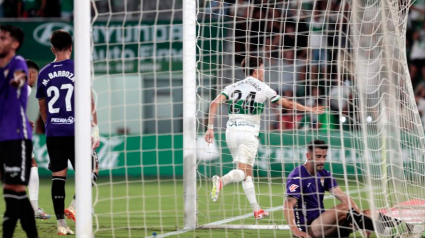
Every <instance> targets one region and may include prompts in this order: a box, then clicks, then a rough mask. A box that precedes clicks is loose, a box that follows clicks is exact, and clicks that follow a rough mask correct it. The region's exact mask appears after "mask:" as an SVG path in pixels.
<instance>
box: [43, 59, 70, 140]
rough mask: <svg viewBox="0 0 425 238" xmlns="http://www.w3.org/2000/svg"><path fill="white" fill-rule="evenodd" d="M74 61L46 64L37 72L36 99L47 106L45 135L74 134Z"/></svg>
mask: <svg viewBox="0 0 425 238" xmlns="http://www.w3.org/2000/svg"><path fill="white" fill-rule="evenodd" d="M74 80H75V78H74V61H73V60H70V59H68V60H64V61H60V62H52V63H50V64H48V65H46V66H45V67H44V68H43V69H42V70H41V71H40V73H39V74H38V78H37V95H36V97H37V98H38V99H45V100H46V106H47V110H46V111H47V117H46V123H45V126H46V136H47V137H50V136H74V121H75V119H74V109H75V108H74Z"/></svg>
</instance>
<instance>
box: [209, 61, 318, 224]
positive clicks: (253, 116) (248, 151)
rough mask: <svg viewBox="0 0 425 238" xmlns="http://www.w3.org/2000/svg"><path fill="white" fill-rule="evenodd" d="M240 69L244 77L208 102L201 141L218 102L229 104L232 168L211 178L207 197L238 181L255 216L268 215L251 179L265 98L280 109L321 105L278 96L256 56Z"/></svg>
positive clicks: (211, 130) (314, 109)
mask: <svg viewBox="0 0 425 238" xmlns="http://www.w3.org/2000/svg"><path fill="white" fill-rule="evenodd" d="M241 66H242V69H243V70H244V72H245V74H246V75H247V76H248V77H247V78H245V79H244V80H241V81H239V82H237V83H234V84H232V85H229V86H227V87H225V88H224V89H223V91H221V93H220V94H219V95H218V96H217V97H216V98H215V99H214V101H213V102H212V103H211V105H210V109H209V117H208V119H209V120H208V130H207V132H206V134H205V140H206V141H207V142H208V143H213V141H214V119H215V115H216V112H217V108H218V106H219V105H220V104H222V103H226V102H227V103H228V104H229V120H228V121H227V129H226V142H227V146H228V147H229V150H230V152H231V154H232V158H233V163H235V166H236V168H235V169H233V170H232V171H230V172H229V173H227V174H226V175H224V176H223V177H219V176H217V175H215V176H213V177H212V182H213V189H212V191H211V199H212V200H213V201H214V202H215V201H217V199H218V195H219V192H220V190H221V189H223V187H224V186H226V185H227V184H229V183H236V182H242V187H243V190H244V192H245V195H246V197H247V199H248V201H249V203H250V205H251V207H252V209H253V211H254V218H255V219H262V218H264V217H267V216H268V212H267V211H264V210H263V209H261V208H260V206H259V205H258V203H257V198H256V196H255V189H254V183H253V181H252V167H253V166H254V163H255V156H256V154H257V149H258V143H259V141H258V134H259V132H260V117H261V113H262V112H263V110H264V105H265V102H266V101H267V100H269V101H270V102H271V103H276V104H278V105H280V106H281V107H283V108H287V109H294V110H298V111H304V112H311V113H314V114H322V113H324V112H325V107H324V106H317V107H307V106H303V105H301V104H299V103H297V102H293V101H290V100H288V99H285V98H282V97H280V96H279V95H278V94H277V93H276V91H274V90H273V89H271V88H270V87H269V86H268V85H266V84H265V83H264V82H263V81H264V65H263V61H262V59H261V58H259V57H252V56H248V57H247V58H245V59H244V60H243V61H242V65H241Z"/></svg>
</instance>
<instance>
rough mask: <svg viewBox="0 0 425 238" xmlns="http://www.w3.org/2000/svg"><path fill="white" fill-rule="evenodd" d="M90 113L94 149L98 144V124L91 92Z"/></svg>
mask: <svg viewBox="0 0 425 238" xmlns="http://www.w3.org/2000/svg"><path fill="white" fill-rule="evenodd" d="M91 113H92V117H93V120H92V125H91V127H92V135H91V136H92V149H93V150H94V149H96V148H97V147H99V145H100V137H99V126H98V125H97V112H96V104H95V103H94V99H93V94H92V96H91Z"/></svg>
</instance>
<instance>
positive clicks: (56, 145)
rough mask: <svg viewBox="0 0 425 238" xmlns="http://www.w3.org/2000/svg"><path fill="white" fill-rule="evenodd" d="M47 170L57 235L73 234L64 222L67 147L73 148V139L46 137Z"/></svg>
mask: <svg viewBox="0 0 425 238" xmlns="http://www.w3.org/2000/svg"><path fill="white" fill-rule="evenodd" d="M46 145H47V151H48V153H49V158H50V162H49V170H50V171H52V191H51V192H52V201H53V209H54V212H55V215H56V220H57V226H58V234H59V235H67V234H74V232H72V231H71V230H70V229H69V227H68V225H67V224H66V221H65V212H64V210H65V183H66V175H67V172H68V155H67V150H68V149H67V147H73V145H74V142H73V137H47V138H46Z"/></svg>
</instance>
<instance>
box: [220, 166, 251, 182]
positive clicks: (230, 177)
mask: <svg viewBox="0 0 425 238" xmlns="http://www.w3.org/2000/svg"><path fill="white" fill-rule="evenodd" d="M244 179H245V172H244V171H243V170H240V169H234V170H232V171H230V172H229V173H227V174H226V175H224V176H223V177H221V182H222V183H223V186H226V185H227V184H229V183H237V182H242V181H243V180H244Z"/></svg>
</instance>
